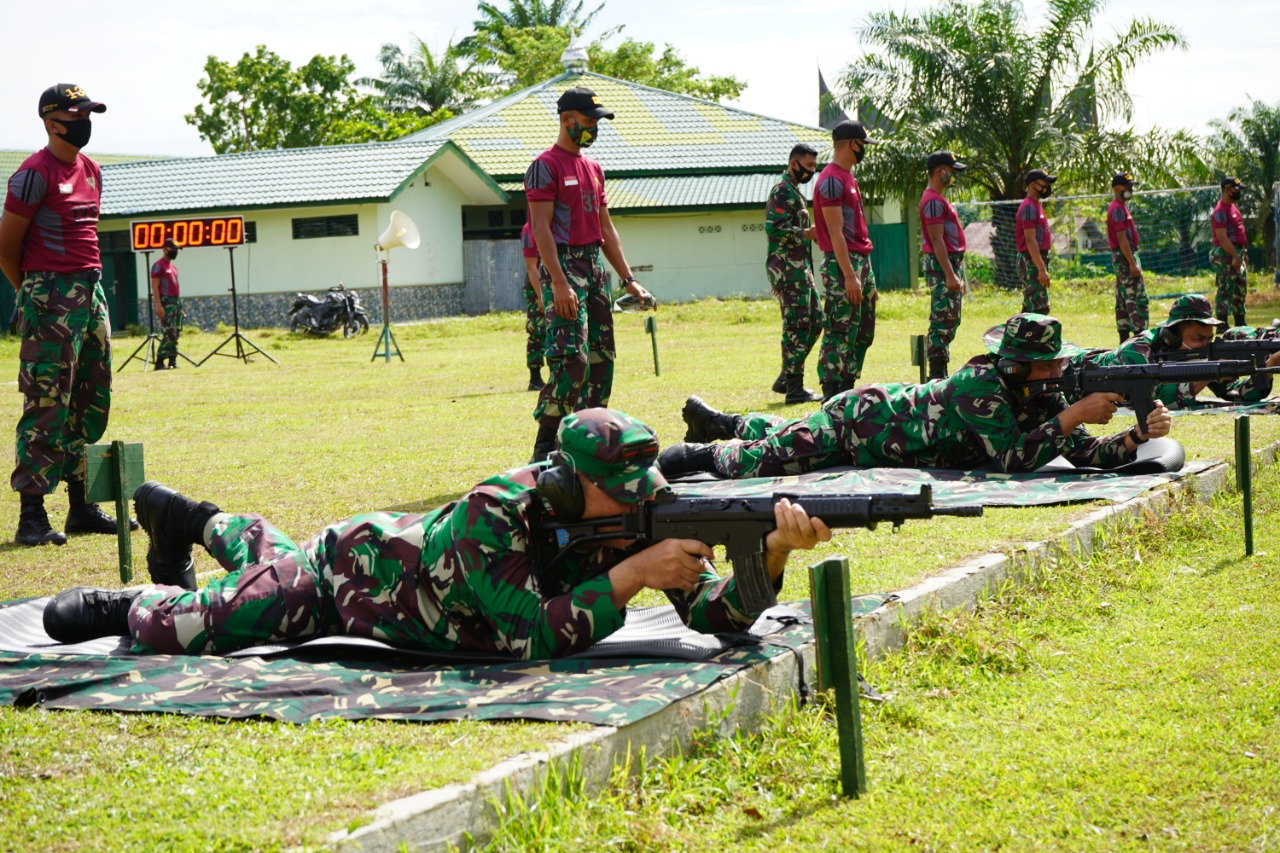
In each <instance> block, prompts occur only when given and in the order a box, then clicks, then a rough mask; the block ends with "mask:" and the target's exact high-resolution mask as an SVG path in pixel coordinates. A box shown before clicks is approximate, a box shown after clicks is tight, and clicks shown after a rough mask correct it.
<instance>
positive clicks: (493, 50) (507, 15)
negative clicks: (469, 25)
mask: <svg viewBox="0 0 1280 853" xmlns="http://www.w3.org/2000/svg"><path fill="white" fill-rule="evenodd" d="M585 5H586V0H576V2H575V0H507V7H506V8H505V9H501V8H499V7H498V6H497V5H496V4H495V3H488V2H481V3H480V4H479V5H478V6H477V7H476V11H478V12H479V13H480V18H479V20H477V21H476V22H475V24H474V26H475V33H474V34H473V35H470V36H468V37H467V38H465V39H463V40H462V41H461V42H459V43H458V47H459V49H460V50H461V51H462V52H463V53H464V54H466V55H469V56H476V57H479V58H481V59H483V60H485V61H490V60H491V59H492V55H495V54H497V53H502V52H510V49H511V46H510V44H508V43H506V37H507V33H506V31H507V30H511V29H514V30H522V29H528V28H530V27H570V28H572V29H573V30H574V31H575V32H579V33H580V32H582V31H583V30H585V29H586V28H587V25H588V24H590V23H591V22H592V21H594V20H595V18H596V15H599V14H600V11H601V10H602V9H603V8H604V2H603V0H602V2H601V3H600V5H599V6H597V7H595V8H594V9H592V10H591V11H590V12H584V11H583V7H584V6H585Z"/></svg>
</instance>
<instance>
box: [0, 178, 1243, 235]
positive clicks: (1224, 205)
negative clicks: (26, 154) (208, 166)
mask: <svg viewBox="0 0 1280 853" xmlns="http://www.w3.org/2000/svg"><path fill="white" fill-rule="evenodd" d="M9 192H13V190H9ZM6 206H7V205H6ZM1211 215H1212V217H1213V229H1214V230H1213V245H1215V246H1216V245H1218V231H1217V229H1219V228H1225V229H1227V239H1228V240H1230V241H1231V244H1232V245H1233V246H1235V247H1236V248H1238V249H1239V248H1243V247H1244V244H1245V243H1246V242H1248V241H1247V239H1246V238H1245V234H1244V217H1243V216H1241V215H1240V208H1238V207H1236V206H1235V205H1234V204H1232V203H1231V202H1229V201H1219V202H1218V204H1217V206H1216V207H1214V208H1213V213H1212V214H1211Z"/></svg>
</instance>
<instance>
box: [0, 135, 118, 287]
mask: <svg viewBox="0 0 1280 853" xmlns="http://www.w3.org/2000/svg"><path fill="white" fill-rule="evenodd" d="M101 199H102V172H101V171H100V170H99V169H98V164H97V163H95V162H93V161H92V160H90V159H89V158H88V157H86V156H84V155H83V154H80V153H77V154H76V161H75V162H74V163H64V162H62V161H61V160H59V159H58V158H57V157H54V156H53V153H52V152H50V151H49V149H48V148H42V149H40V150H39V151H37V152H36V153H34V154H32V155H31V156H30V157H28V158H27V159H26V160H24V161H23V162H22V165H21V166H19V167H18V171H16V172H14V173H13V176H12V177H10V178H9V195H8V196H7V197H6V198H5V200H4V209H5V212H6V213H13V214H16V215H18V216H21V217H23V218H24V219H30V220H31V227H30V228H28V229H27V235H26V237H25V238H23V241H22V263H21V266H22V271H23V272H24V273H25V272H32V271H38V272H79V271H80V270H90V269H102V260H101V258H100V256H99V255H98V207H99V203H100V201H101Z"/></svg>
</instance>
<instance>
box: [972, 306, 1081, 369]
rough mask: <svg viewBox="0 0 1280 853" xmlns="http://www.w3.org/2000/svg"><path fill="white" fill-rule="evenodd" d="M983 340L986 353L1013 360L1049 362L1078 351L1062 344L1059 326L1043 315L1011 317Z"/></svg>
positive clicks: (1076, 347) (988, 332) (1067, 356)
mask: <svg viewBox="0 0 1280 853" xmlns="http://www.w3.org/2000/svg"><path fill="white" fill-rule="evenodd" d="M982 337H983V341H984V343H986V345H987V351H988V352H990V353H991V354H992V355H996V356H999V357H1000V358H1009V359H1013V360H1014V361H1052V360H1053V359H1055V358H1069V357H1071V356H1073V355H1077V354H1079V352H1080V347H1078V346H1076V345H1075V344H1068V343H1063V341H1062V324H1061V323H1059V322H1058V321H1057V320H1056V319H1055V318H1053V317H1049V316H1047V315H1045V314H1014V315H1013V316H1012V317H1010V318H1009V320H1008V322H1006V323H1005V324H1004V325H1003V326H993V327H992V328H990V329H988V330H987V333H986V334H985V335H983V336H982Z"/></svg>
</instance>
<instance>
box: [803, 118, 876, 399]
mask: <svg viewBox="0 0 1280 853" xmlns="http://www.w3.org/2000/svg"><path fill="white" fill-rule="evenodd" d="M831 142H832V149H833V150H832V154H831V162H830V163H828V164H827V167H826V168H825V169H823V170H822V173H821V174H820V175H818V179H817V181H815V183H814V190H813V208H814V214H815V216H814V219H815V220H816V222H815V223H814V224H815V226H816V227H817V235H816V236H817V238H818V248H819V249H821V250H822V252H823V260H822V287H823V291H824V300H823V312H822V313H823V318H822V355H821V358H820V359H819V361H818V378H819V379H820V380H821V381H822V397H823V399H824V400H829V399H831V398H832V397H834V396H835V395H836V394H839V393H840V392H841V391H847V390H849V389H850V388H852V387H853V386H854V385H857V384H858V377H859V376H861V375H862V364H863V360H864V359H865V358H866V356H867V350H868V349H869V348H870V347H871V343H872V342H873V341H874V340H875V337H876V280H875V276H874V274H873V273H872V271H871V238H870V236H869V235H868V233H867V217H866V213H865V212H864V211H863V208H862V192H861V190H859V188H858V181H857V180H856V179H855V178H854V177H853V172H852V169H853V167H854V165H855V164H857V163H860V162H861V161H862V158H863V157H864V156H866V146H868V145H874V144H875V143H876V140H874V139H871V138H869V137H868V136H867V129H866V128H865V127H864V126H863V125H862V122H860V121H847V120H846V121H842V122H840V123H839V124H837V125H836V126H835V127H834V128H832V130H831Z"/></svg>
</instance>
